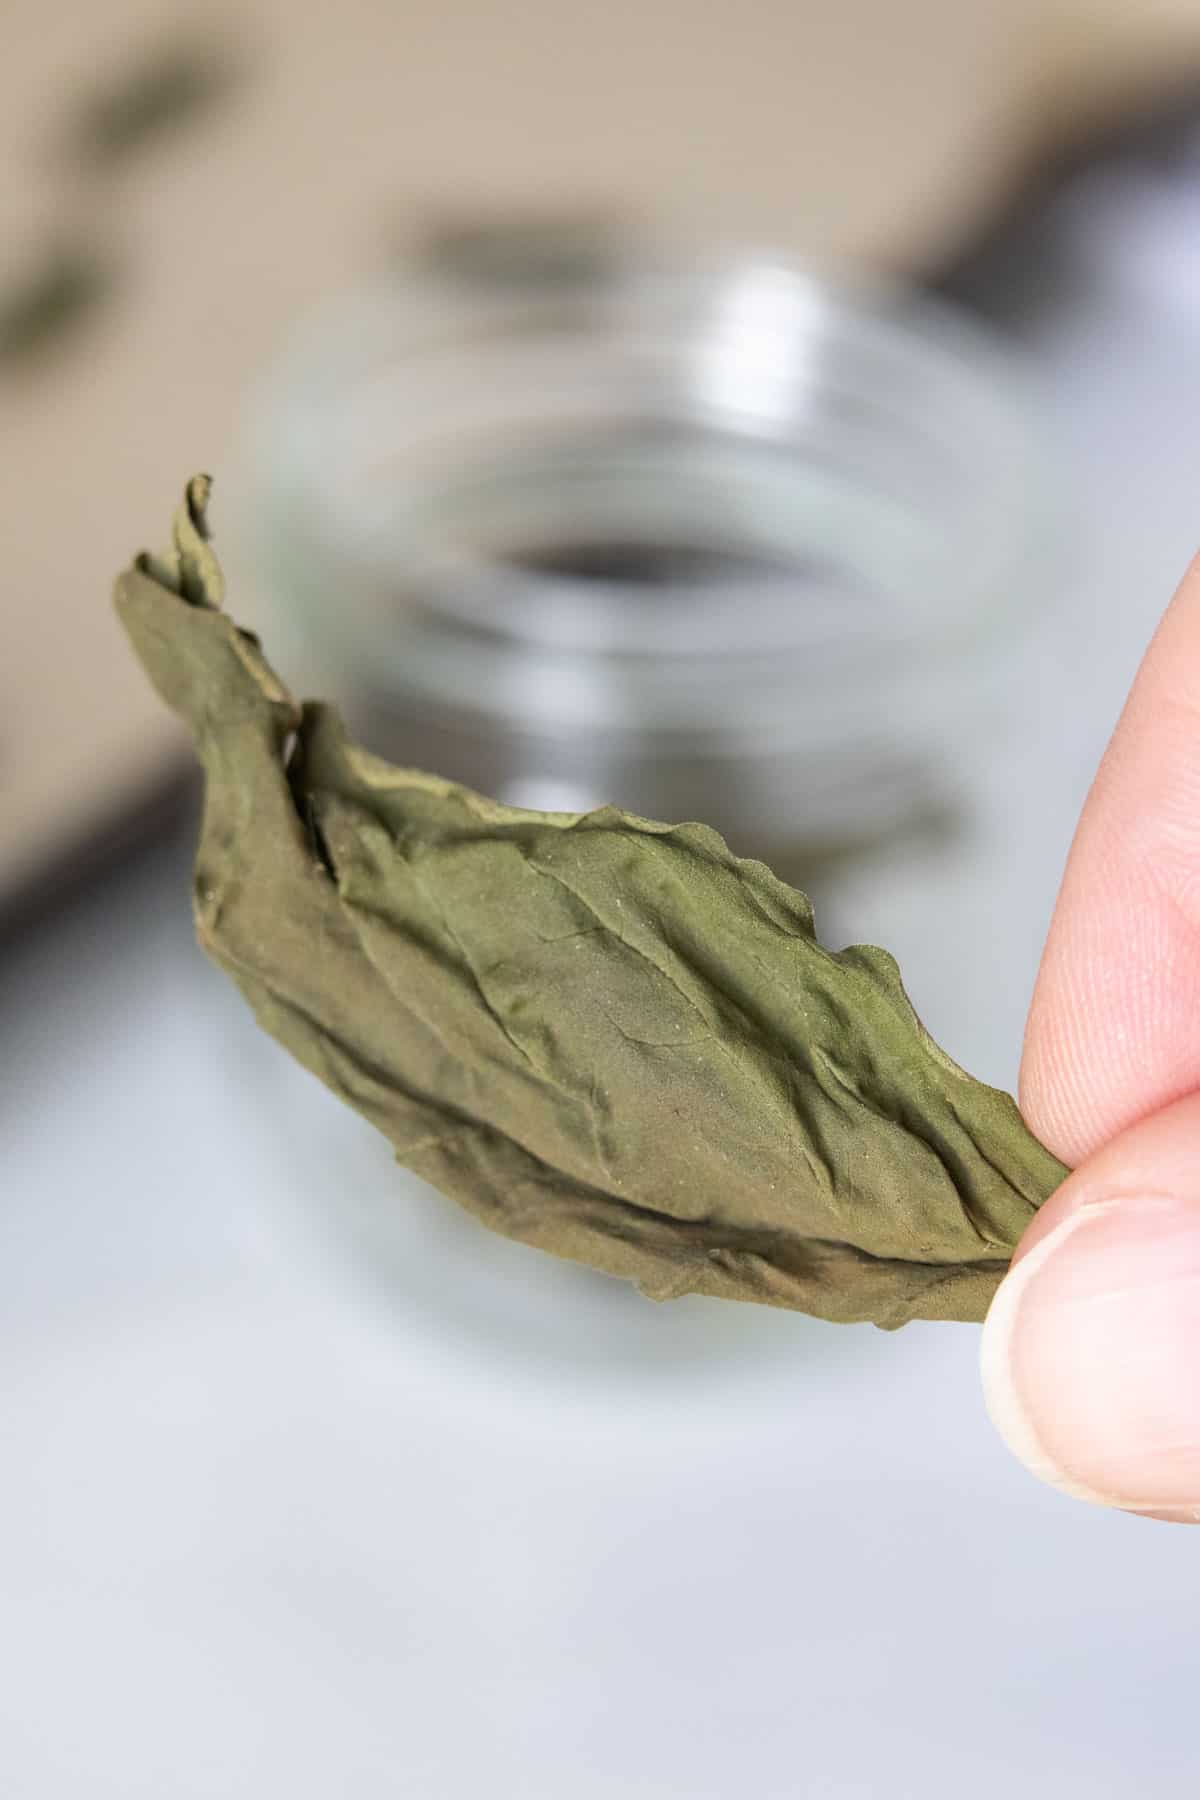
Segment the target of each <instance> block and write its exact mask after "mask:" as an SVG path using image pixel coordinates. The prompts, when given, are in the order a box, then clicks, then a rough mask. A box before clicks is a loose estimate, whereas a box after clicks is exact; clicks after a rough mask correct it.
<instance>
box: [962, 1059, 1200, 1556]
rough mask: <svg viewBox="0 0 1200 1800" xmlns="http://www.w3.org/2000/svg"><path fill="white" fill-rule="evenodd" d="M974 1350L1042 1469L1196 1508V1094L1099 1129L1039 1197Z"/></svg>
mask: <svg viewBox="0 0 1200 1800" xmlns="http://www.w3.org/2000/svg"><path fill="white" fill-rule="evenodd" d="M982 1364H983V1382H984V1393H985V1396H986V1399H987V1405H988V1411H989V1412H990V1414H991V1416H992V1420H993V1422H994V1423H995V1425H996V1427H997V1429H998V1430H999V1431H1000V1433H1001V1435H1002V1436H1003V1437H1004V1438H1005V1440H1006V1441H1007V1443H1008V1445H1009V1447H1010V1449H1012V1450H1013V1452H1014V1453H1015V1454H1016V1455H1017V1456H1018V1457H1019V1458H1020V1459H1021V1461H1022V1462H1024V1463H1025V1464H1027V1466H1028V1467H1029V1468H1030V1469H1031V1470H1032V1471H1033V1473H1034V1474H1035V1475H1037V1476H1039V1477H1040V1478H1041V1479H1042V1480H1043V1481H1047V1482H1049V1483H1050V1484H1051V1485H1052V1486H1054V1487H1057V1488H1060V1489H1062V1490H1063V1492H1065V1493H1068V1494H1072V1495H1074V1496H1075V1497H1076V1498H1078V1499H1081V1500H1091V1501H1095V1502H1097V1503H1098V1504H1100V1505H1102V1506H1114V1507H1122V1508H1124V1509H1126V1510H1127V1511H1131V1512H1138V1513H1143V1514H1146V1515H1148V1516H1150V1517H1152V1518H1160V1519H1173V1520H1180V1521H1187V1522H1197V1523H1200V1094H1193V1095H1191V1096H1189V1097H1188V1098H1187V1099H1184V1100H1178V1101H1176V1102H1175V1103H1174V1104H1173V1105H1171V1106H1168V1107H1165V1108H1164V1109H1163V1111H1161V1112H1159V1113H1155V1114H1152V1115H1151V1116H1150V1117H1149V1118H1146V1119H1143V1120H1142V1121H1141V1122H1140V1123H1139V1124H1137V1125H1134V1126H1132V1127H1131V1128H1130V1129H1129V1130H1127V1131H1125V1132H1122V1133H1121V1135H1120V1136H1119V1137H1116V1138H1114V1139H1112V1140H1111V1141H1110V1142H1109V1143H1108V1144H1106V1145H1105V1146H1104V1148H1103V1149H1101V1150H1098V1151H1097V1152H1096V1153H1095V1154H1094V1155H1093V1156H1092V1157H1090V1158H1089V1159H1088V1160H1087V1161H1086V1162H1085V1163H1083V1164H1082V1165H1081V1166H1080V1167H1079V1168H1078V1169H1076V1170H1075V1172H1074V1173H1073V1174H1072V1175H1070V1176H1069V1177H1068V1178H1067V1180H1066V1181H1065V1182H1064V1183H1063V1185H1062V1187H1061V1188H1060V1189H1059V1190H1058V1192H1057V1193H1056V1194H1055V1195H1054V1196H1053V1198H1052V1199H1051V1200H1049V1201H1048V1202H1047V1203H1046V1205H1045V1206H1044V1207H1043V1208H1042V1210H1041V1212H1040V1213H1039V1214H1038V1217H1037V1219H1036V1220H1035V1221H1034V1223H1033V1225H1032V1226H1031V1227H1030V1229H1029V1230H1028V1231H1027V1232H1026V1234H1025V1237H1024V1239H1023V1240H1022V1242H1021V1245H1020V1247H1019V1249H1018V1251H1017V1255H1016V1257H1015V1258H1014V1260H1013V1266H1012V1268H1011V1270H1010V1272H1009V1273H1008V1274H1007V1275H1006V1276H1005V1279H1004V1281H1003V1282H1002V1283H1001V1285H1000V1288H999V1290H998V1292H997V1294H996V1297H995V1299H994V1301H993V1302H992V1306H991V1310H990V1311H989V1313H988V1316H987V1321H986V1323H985V1325H984V1330H983V1349H982Z"/></svg>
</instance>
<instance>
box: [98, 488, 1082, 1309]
mask: <svg viewBox="0 0 1200 1800" xmlns="http://www.w3.org/2000/svg"><path fill="white" fill-rule="evenodd" d="M207 500H208V482H207V480H206V479H205V478H202V477H201V478H198V479H197V480H195V481H194V482H192V483H191V485H190V487H189V489H188V494H187V500H186V504H185V505H184V507H183V508H182V509H181V511H180V513H179V515H178V516H177V520H176V526H175V538H174V546H173V548H172V550H171V552H170V553H169V554H168V555H167V556H165V557H162V558H150V557H143V558H141V559H139V561H138V563H137V564H136V565H135V566H134V568H133V569H132V570H130V571H129V572H128V573H126V574H125V575H123V576H121V577H120V579H119V580H118V582H117V593H116V598H117V605H118V608H119V611H120V614H121V617H122V619H123V621H124V623H125V626H126V628H127V630H128V632H129V634H130V636H131V638H132V640H133V643H134V645H135V647H136V649H137V651H138V654H139V655H140V657H141V659H142V661H143V662H144V664H145V666H146V669H147V671H148V672H149V674H150V677H151V679H152V680H153V682H154V683H155V685H156V687H157V688H158V690H159V692H160V694H161V695H162V697H163V699H164V700H165V701H166V702H167V703H168V705H170V706H172V707H174V708H175V709H176V711H178V712H179V713H181V714H182V715H183V717H184V718H185V719H186V720H187V722H188V724H189V725H190V727H191V729H192V731H193V733H194V734H195V739H196V745H197V748H198V750H199V753H200V756H201V758H202V761H203V764H204V768H205V771H206V776H207V800H206V809H205V816H204V825H203V830H202V834H201V842H200V846H199V851H198V855H197V861H196V881H195V910H196V919H197V925H198V930H199V936H200V940H201V942H202V944H203V945H204V947H205V949H206V950H207V951H208V953H209V954H210V955H211V956H212V957H213V958H214V959H215V960H216V961H217V962H218V963H219V964H220V965H221V966H222V967H223V968H224V969H225V970H227V972H228V973H229V974H230V975H231V976H232V977H233V979H234V980H235V981H236V982H237V984H238V985H239V987H240V988H241V989H242V991H243V993H244V994H245V995H246V997H247V999H248V1000H249V1001H250V1002H251V1004H252V1006H253V1007H254V1009H255V1011H256V1013H257V1015H258V1018H259V1021H260V1023H261V1024H262V1025H263V1026H265V1027H266V1029H267V1030H268V1031H269V1032H271V1033H272V1034H273V1035H274V1036H275V1037H277V1038H278V1039H279V1041H280V1042H281V1043H282V1044H284V1045H285V1046H286V1047H287V1048H288V1049H289V1050H290V1051H291V1052H292V1054H293V1055H294V1056H296V1057H297V1058H298V1059H299V1060H300V1061H301V1062H302V1063H304V1064H305V1065H306V1066H307V1067H308V1068H309V1069H311V1070H312V1071H313V1072H314V1073H315V1074H316V1075H318V1076H319V1077H320V1078H321V1080H322V1081H324V1082H325V1083H326V1084H327V1085H328V1086H329V1087H331V1088H332V1089H333V1090H334V1091H335V1092H336V1093H338V1094H340V1095H341V1096H342V1098H343V1099H344V1100H345V1101H346V1102H347V1103H348V1104H349V1105H351V1106H353V1107H355V1108H356V1109H357V1110H358V1111H359V1112H360V1113H362V1114H363V1115H364V1116H365V1117H366V1118H368V1119H369V1120H370V1121H371V1122H372V1124H374V1125H376V1126H378V1128H379V1129H380V1130H381V1131H382V1132H383V1133H384V1134H385V1135H386V1136H387V1137H388V1138H389V1139H390V1141H391V1143H392V1144H393V1145H394V1147H395V1150H396V1154H397V1156H398V1158H399V1160H400V1161H401V1162H402V1163H404V1164H406V1165H407V1166H408V1167H409V1168H411V1169H413V1170H415V1171H416V1173H417V1174H418V1175H421V1176H423V1177H424V1178H425V1179H426V1180H427V1181H429V1182H431V1183H433V1185H434V1186H435V1187H438V1188H440V1189H441V1190H442V1191H443V1193H445V1194H448V1195H451V1196H452V1197H453V1198H454V1199H456V1200H459V1201H461V1202H462V1204H463V1205H464V1206H466V1207H468V1208H469V1209H470V1210H471V1211H472V1212H473V1213H475V1214H476V1215H477V1216H478V1217H479V1218H480V1219H481V1220H482V1221H483V1222H484V1223H485V1224H486V1225H489V1226H491V1227H492V1228H493V1229H495V1230H497V1231H500V1232H503V1233H504V1234H505V1235H506V1236H509V1237H513V1238H519V1239H522V1240H524V1241H525V1242H526V1243H529V1244H534V1245H537V1246H538V1247H540V1248H541V1249H544V1250H550V1251H553V1252H555V1253H556V1254H558V1255H560V1256H566V1257H572V1258H575V1259H576V1260H578V1261H580V1262H585V1263H590V1264H592V1265H593V1266H594V1267H596V1268H599V1269H605V1270H608V1271H610V1272H611V1273H612V1274H614V1275H618V1276H624V1277H626V1278H627V1279H628V1280H630V1281H634V1282H636V1283H637V1284H638V1286H639V1287H640V1288H641V1289H642V1290H643V1292H645V1293H646V1294H649V1295H651V1296H653V1297H654V1298H656V1299H666V1298H668V1297H670V1296H672V1295H676V1294H685V1293H689V1292H695V1293H702V1294H713V1295H720V1296H722V1297H725V1298H728V1299H737V1300H757V1301H763V1302H767V1303H769V1304H772V1305H778V1306H789V1307H798V1308H801V1309H803V1310H804V1311H806V1312H811V1313H816V1314H818V1315H819V1316H820V1317H823V1318H826V1319H840V1320H862V1319H872V1320H874V1321H876V1323H878V1324H880V1325H885V1326H896V1325H901V1324H903V1323H904V1322H905V1321H906V1320H908V1319H913V1318H941V1319H978V1318H980V1317H982V1315H983V1313H984V1311H985V1309H986V1307H987V1304H988V1301H989V1299H990V1297H991V1294H992V1292H993V1291H994V1289H995V1287H996V1284H997V1282H998V1281H999V1279H1000V1277H1001V1275H1002V1274H1003V1272H1004V1269H1005V1266H1006V1265H1007V1263H1008V1260H1009V1257H1010V1254H1011V1252H1012V1249H1013V1247H1014V1245H1015V1244H1016V1242H1017V1239H1018V1238H1019V1236H1020V1235H1021V1233H1022V1231H1023V1230H1024V1228H1025V1226H1026V1225H1027V1224H1028V1223H1029V1221H1030V1219H1031V1218H1032V1216H1033V1214H1034V1211H1035V1210H1036V1208H1037V1207H1038V1205H1039V1204H1040V1203H1041V1202H1042V1201H1043V1200H1044V1199H1045V1198H1046V1197H1047V1196H1048V1195H1049V1194H1050V1193H1051V1191H1052V1190H1053V1189H1054V1187H1055V1186H1056V1185H1057V1184H1058V1182H1059V1181H1060V1180H1061V1179H1062V1177H1063V1176H1064V1174H1065V1172H1066V1171H1065V1170H1064V1169H1063V1167H1062V1165H1061V1164H1060V1163H1059V1162H1057V1161H1056V1159H1055V1158H1054V1157H1053V1156H1051V1155H1050V1153H1049V1152H1048V1151H1047V1150H1045V1149H1044V1148H1043V1147H1042V1145H1041V1144H1039V1143H1038V1142H1037V1140H1036V1139H1035V1138H1034V1137H1033V1136H1031V1134H1030V1133H1029V1131H1028V1130H1027V1129H1026V1127H1025V1125H1024V1124H1023V1123H1022V1121H1021V1118H1020V1115H1019V1113H1018V1111H1017V1108H1016V1105H1015V1103H1014V1102H1013V1100H1012V1099H1011V1098H1010V1097H1009V1096H1008V1095H1007V1094H1003V1093H1001V1092H999V1091H998V1090H996V1089H994V1088H990V1087H985V1086H984V1085H983V1084H982V1083H980V1082H977V1081H974V1080H972V1078H971V1077H970V1076H968V1075H966V1074H965V1073H964V1072H963V1071H962V1070H961V1069H960V1068H958V1066H957V1065H956V1064H955V1063H954V1062H952V1061H951V1060H950V1058H949V1057H948V1056H947V1055H946V1054H945V1053H944V1052H943V1051H942V1050H940V1049H939V1048H938V1046H937V1045H936V1044H935V1043H934V1042H933V1041H932V1039H931V1038H930V1037H929V1035H928V1034H927V1033H926V1031H925V1030H924V1028H923V1027H922V1026H921V1024H920V1022H919V1020H918V1019H917V1017H916V1014H915V1013H914V1011H913V1009H912V1006H911V1005H910V1003H909V1001H908V998H907V996H906V995H905V993H904V989H903V987H902V985H901V982H900V975H899V971H898V969H897V967H896V964H895V962H894V960H893V959H892V957H891V956H889V955H888V954H887V952H886V951H884V950H877V949H872V948H869V947H865V946H860V947H856V948H853V949H848V950H843V951H841V952H839V953H838V954H836V955H834V954H831V953H830V952H828V951H826V950H824V949H823V948H822V947H821V946H820V945H819V944H818V942H817V940H816V937H815V935H814V931H813V920H812V910H811V908H810V906H809V903H808V901H807V900H806V899H805V897H804V896H803V895H802V894H799V893H797V892H795V891H794V890H793V889H791V888H789V887H787V886H785V885H784V883H782V882H781V881H779V880H777V879H776V877H775V876H774V875H772V874H771V872H770V870H769V869H767V868H766V867H765V866H764V865H763V864H762V863H758V862H749V861H743V860H741V859H739V858H738V857H736V856H734V855H733V854H732V853H731V852H730V851H729V849H728V848H727V847H726V845H725V844H724V842H723V841H722V839H721V838H720V837H718V836H717V834H716V833H715V832H714V831H712V830H710V829H709V828H708V827H707V826H705V825H695V824H688V825H661V824H655V823H653V822H651V821H649V820H646V819H639V818H634V817H631V816H630V815H628V814H625V813H622V812H618V811H617V810H616V809H615V808H614V807H605V808H603V809H601V810H600V811H598V812H592V813H586V814H583V815H578V816H577V815H573V814H563V813H536V812H526V811H520V810H518V809H515V808H513V807H507V806H501V805H499V804H497V803H496V802H494V801H492V800H488V799H484V798H482V797H481V796H480V795H478V794H474V793H471V792H470V791H468V790H467V789H464V788H461V787H458V786H456V785H455V784H454V783H452V782H449V781H444V780H440V779H439V778H438V777H437V776H434V775H425V774H420V773H418V772H416V771H414V770H410V769H397V768H392V767H391V766H389V765H388V764H387V763H385V762H383V761H381V760H380V759H379V758H377V757H375V756H373V755H371V754H369V753H368V752H367V751H365V750H363V749H361V748H359V747H358V746H357V745H355V744H353V743H351V742H349V741H348V739H347V737H346V735H345V732H344V730H343V728H342V726H341V724H340V723H339V721H338V719H337V717H336V715H335V714H334V713H332V712H331V711H330V710H329V709H327V708H326V707H323V706H320V705H312V704H308V705H304V706H298V705H297V704H296V703H295V702H294V701H293V699H292V698H291V696H290V694H289V693H288V692H287V690H286V689H285V688H284V687H283V686H282V684H281V683H280V681H279V680H278V678H277V677H276V676H275V674H274V673H273V672H272V670H271V668H270V667H269V665H268V664H267V663H266V661H265V660H264V658H263V656H262V653H261V651H260V649H259V646H258V643H257V640H256V639H255V638H253V637H252V636H250V635H249V634H247V633H245V632H243V631H240V630H239V629H238V628H237V627H236V626H235V625H234V624H232V623H231V622H230V620H229V619H227V618H226V617H225V616H224V614H223V613H222V612H221V611H220V603H221V577H220V571H219V568H218V566H217V563H216V560H215V558H214V556H213V553H212V550H211V548H210V547H209V543H208V534H207V528H206V525H205V507H206V504H207Z"/></svg>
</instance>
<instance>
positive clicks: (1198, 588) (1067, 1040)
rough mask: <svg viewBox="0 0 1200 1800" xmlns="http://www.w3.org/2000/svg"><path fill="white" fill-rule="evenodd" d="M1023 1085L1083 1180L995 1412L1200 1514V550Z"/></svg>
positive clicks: (1085, 1491) (1102, 816) (1067, 1485)
mask: <svg viewBox="0 0 1200 1800" xmlns="http://www.w3.org/2000/svg"><path fill="white" fill-rule="evenodd" d="M1020 1099H1021V1109H1022V1111H1023V1113H1024V1115H1025V1117H1026V1119H1027V1121H1028V1123H1029V1125H1030V1127H1031V1129H1032V1130H1033V1131H1035V1132H1036V1133H1037V1135H1038V1136H1039V1137H1040V1138H1041V1139H1042V1140H1043V1141H1044V1142H1045V1143H1046V1144H1047V1145H1048V1147H1049V1148H1050V1149H1051V1150H1053V1151H1054V1152H1055V1153H1056V1154H1057V1155H1058V1156H1060V1157H1061V1158H1062V1159H1063V1161H1064V1162H1067V1163H1069V1164H1071V1165H1072V1166H1073V1171H1074V1172H1073V1173H1072V1174H1071V1175H1070V1176H1069V1177H1068V1179H1067V1180H1066V1181H1065V1182H1064V1183H1063V1185H1062V1187H1061V1188H1059V1190H1058V1192H1057V1193H1056V1194H1055V1195H1054V1196H1053V1197H1052V1198H1051V1199H1050V1200H1049V1201H1048V1202H1047V1203H1046V1205H1045V1206H1044V1207H1043V1208H1042V1210H1041V1211H1040V1213H1039V1214H1038V1217H1037V1218H1036V1220H1035V1221H1034V1223H1033V1224H1032V1225H1031V1227H1030V1228H1029V1230H1028V1231H1027V1232H1026V1234H1025V1236H1024V1238H1023V1239H1022V1242H1021V1244H1020V1247H1019V1249H1018V1252H1017V1255H1016V1257H1015V1258H1014V1259H1013V1268H1012V1271H1011V1273H1010V1274H1009V1275H1008V1276H1006V1278H1005V1280H1004V1282H1003V1283H1002V1284H1001V1287H1000V1289H999V1292H998V1293H997V1295H996V1298H995V1300H994V1302H993V1304H992V1307H991V1310H990V1312H989V1314H988V1318H987V1322H986V1324H985V1326H984V1332H983V1377H984V1390H985V1394H986V1397H987V1402H988V1409H989V1411H990V1413H991V1415H992V1418H993V1420H994V1422H995V1424H996V1425H997V1427H998V1428H999V1430H1000V1431H1001V1433H1002V1434H1003V1436H1004V1437H1005V1439H1006V1440H1007V1442H1008V1444H1009V1445H1010V1447H1011V1448H1012V1449H1013V1451H1014V1452H1015V1453H1016V1455H1017V1456H1019V1457H1020V1458H1021V1459H1022V1461H1024V1462H1025V1463H1027V1464H1028V1466H1029V1467H1030V1468H1031V1469H1032V1470H1033V1471H1034V1473H1035V1474H1037V1475H1039V1476H1040V1477H1041V1478H1042V1479H1043V1480H1045V1481H1048V1482H1050V1483H1052V1484H1053V1485H1054V1486H1055V1487H1058V1488H1061V1489H1063V1490H1064V1491H1066V1492H1067V1493H1070V1494H1074V1495H1076V1496H1077V1497H1079V1498H1081V1499H1087V1500H1093V1501H1097V1502H1099V1503H1101V1504H1103V1505H1108V1506H1115V1507H1122V1508H1125V1509H1126V1510H1128V1511H1131V1512H1137V1513H1142V1514H1145V1515H1147V1516H1149V1517H1151V1518H1159V1519H1172V1520H1181V1521H1188V1522H1200V556H1198V557H1197V558H1196V560H1195V561H1194V562H1193V563H1192V566H1191V568H1190V569H1189V570H1188V573H1187V574H1186V576H1185V577H1184V580H1183V582H1182V584H1181V586H1180V588H1179V591H1178V593H1177V594H1176V596H1175V599H1174V600H1173V601H1172V603H1171V606H1170V608H1169V609H1168V611H1167V613H1166V615H1165V616H1164V618H1163V620H1162V622H1161V624H1160V625H1159V627H1158V630H1157V632H1156V633H1155V636H1154V638H1153V641H1152V642H1151V645H1150V648H1149V650H1148V651H1147V652H1146V656H1145V658H1144V660H1143V662H1142V666H1141V668H1140V670H1139V671H1138V675H1137V679H1136V681H1135V682H1134V685H1133V689H1132V691H1131V693H1130V696H1129V699H1128V701H1127V703H1126V706H1125V709H1124V711H1123V713H1122V715H1121V718H1120V721H1119V723H1118V725H1117V729H1116V731H1115V733H1114V735H1113V739H1112V742H1111V743H1110V745H1109V747H1108V750H1107V751H1106V753H1105V756H1104V759H1103V761H1102V763H1101V765H1100V769H1099V772H1098V774H1097V776H1096V780H1095V783H1094V785H1093V787H1092V791H1091V793H1090V795H1089V796H1088V801H1087V804H1086V806H1085V808H1084V811H1083V816H1082V818H1081V819H1080V823H1079V829H1078V831H1077V832H1076V835H1075V841H1074V844H1073V845H1072V848H1071V854H1070V858H1069V860H1068V863H1067V869H1066V874H1065V876H1064V878H1063V884H1062V888H1061V890H1060V893H1059V897H1058V904H1057V907H1056V909H1055V914H1054V919H1053V923H1052V925H1051V928H1050V934H1049V938H1048V940H1047V943H1046V950H1045V954H1044V957H1043V960H1042V966H1041V970H1040V972H1039V975H1038V980H1037V986H1036V989H1035V992H1034V996H1033V1004H1032V1006H1031V1008H1030V1014H1029V1022H1028V1026H1027V1029H1026V1035H1025V1051H1024V1058H1023V1062H1022V1067H1021V1084H1020Z"/></svg>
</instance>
